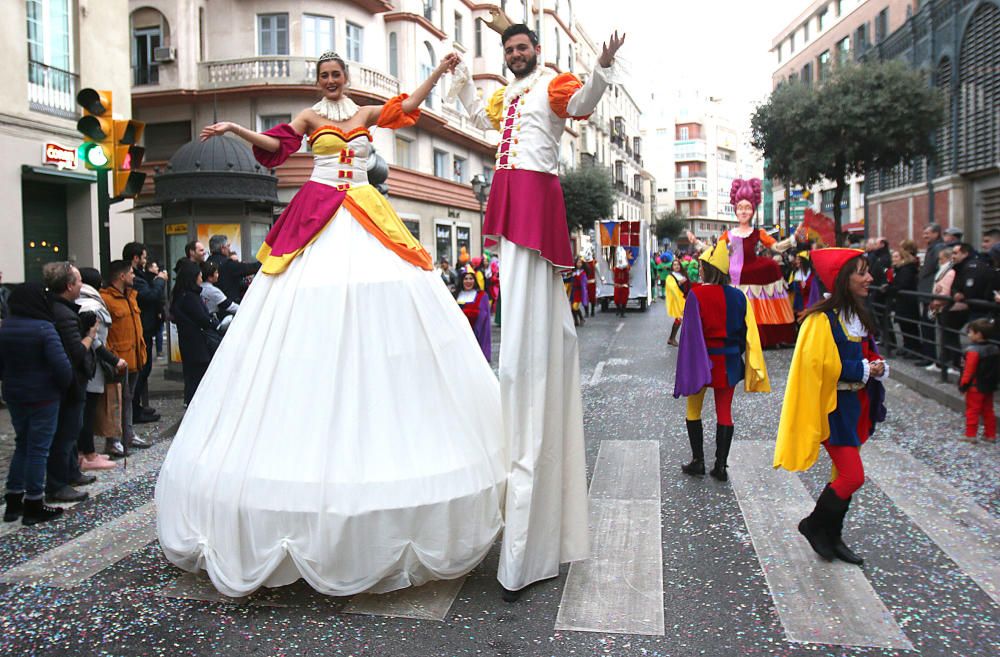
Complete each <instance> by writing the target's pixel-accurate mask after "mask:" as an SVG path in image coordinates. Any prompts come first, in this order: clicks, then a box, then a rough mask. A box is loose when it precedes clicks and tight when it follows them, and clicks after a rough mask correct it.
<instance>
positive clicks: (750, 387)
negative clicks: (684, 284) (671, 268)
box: [671, 276, 771, 392]
mask: <svg viewBox="0 0 1000 657" xmlns="http://www.w3.org/2000/svg"><path fill="white" fill-rule="evenodd" d="M671 278H673V277H672V276H671ZM746 324H747V350H746V354H745V357H744V359H745V361H746V367H745V368H744V370H743V389H744V390H745V391H746V392H771V381H770V379H769V378H768V376H767V364H766V363H765V362H764V350H763V349H761V347H760V332H759V331H758V330H757V319H756V318H755V317H754V314H753V304H751V303H750V300H749V299H747V313H746Z"/></svg>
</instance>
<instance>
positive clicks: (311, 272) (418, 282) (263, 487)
mask: <svg viewBox="0 0 1000 657" xmlns="http://www.w3.org/2000/svg"><path fill="white" fill-rule="evenodd" d="M504 452H505V449H504V446H503V438H502V427H501V414H500V394H499V384H498V382H497V379H496V377H495V376H494V374H493V372H492V371H491V370H490V367H489V365H488V364H487V363H486V361H485V360H484V359H483V355H482V352H481V351H480V349H479V346H478V344H477V343H476V340H475V337H474V336H473V334H472V331H471V329H470V327H469V322H468V321H467V320H466V318H465V316H464V315H463V314H462V312H461V310H459V308H458V306H457V304H456V303H455V301H454V299H453V298H452V297H451V295H450V294H449V293H448V290H447V289H446V288H445V287H444V285H443V284H442V282H441V280H440V278H439V277H438V276H437V275H436V274H435V273H434V272H428V271H424V270H421V269H419V268H417V267H414V266H412V265H410V264H408V263H406V262H405V261H403V260H401V259H400V258H399V257H398V256H396V255H395V254H394V253H392V252H391V251H389V250H388V249H386V248H385V247H384V246H382V245H381V244H380V243H379V242H378V241H377V240H376V239H375V238H374V237H372V236H371V235H370V234H369V233H368V232H367V231H366V230H365V229H364V228H363V227H362V226H361V225H360V224H358V223H357V222H356V221H355V220H354V218H353V217H352V216H351V215H350V214H349V213H348V212H347V211H346V210H344V209H343V208H342V209H341V210H340V211H339V212H338V214H337V216H336V217H335V219H334V220H333V221H332V222H331V223H330V225H328V226H327V227H326V228H325V229H324V230H323V232H322V233H321V234H320V235H319V237H318V238H317V239H316V241H315V242H314V243H313V244H312V245H311V246H309V247H308V248H307V249H306V250H305V252H304V253H302V254H301V255H300V256H299V257H298V258H297V259H295V260H294V261H293V262H292V263H291V265H290V266H289V267H288V269H287V270H286V271H285V272H284V273H282V274H280V275H277V276H268V275H258V276H257V277H256V278H255V280H254V282H253V284H252V285H251V286H250V290H249V291H248V292H247V295H246V298H245V299H244V302H243V303H242V304H241V305H240V310H239V313H238V315H237V317H236V319H235V321H234V322H233V324H232V325H231V327H230V328H229V330H228V332H227V334H226V338H225V340H223V342H222V345H221V346H220V348H219V350H218V352H217V353H216V355H215V358H214V359H213V361H212V364H211V366H210V367H209V369H208V372H207V373H206V375H205V377H204V379H203V380H202V382H201V385H200V386H199V388H198V392H197V394H196V396H195V398H194V400H193V401H192V402H191V404H190V407H189V408H188V410H187V413H186V414H185V416H184V421H183V423H182V424H181V427H180V430H179V431H178V433H177V436H176V437H175V438H174V442H173V444H172V445H171V448H170V451H169V453H168V454H167V457H166V460H165V461H164V464H163V467H162V469H161V470H160V475H159V480H158V481H157V484H156V504H157V514H158V516H157V530H158V535H159V540H160V545H161V546H162V548H163V552H164V554H165V555H166V556H167V558H168V559H169V560H170V561H171V562H173V563H174V564H176V565H177V566H179V567H181V568H183V569H185V570H188V571H192V572H197V571H199V570H202V569H203V570H205V571H207V573H208V575H209V577H210V578H211V580H212V582H213V583H214V584H215V586H216V588H218V589H219V591H221V592H222V593H224V594H226V595H229V596H242V595H246V594H248V593H250V592H252V591H254V590H255V589H257V588H258V587H260V586H272V587H273V586H283V585H286V584H290V583H292V582H294V581H296V580H297V579H299V578H303V579H305V580H306V581H307V582H309V584H310V585H311V586H312V587H313V588H315V589H316V590H318V591H320V592H322V593H326V594H328V595H352V594H355V593H359V592H361V591H373V592H385V591H391V590H394V589H399V588H403V587H406V586H413V585H420V584H423V583H424V582H426V581H428V580H432V579H450V578H455V577H460V576H462V575H464V574H465V573H467V572H469V571H470V570H472V569H473V568H474V567H475V566H476V565H477V564H478V563H479V562H480V561H481V560H482V559H483V557H484V556H485V555H486V553H487V551H488V550H489V549H490V547H491V546H492V544H493V543H494V541H495V539H496V537H497V535H498V534H499V532H500V531H501V528H502V515H501V505H502V500H503V496H504V487H505V482H506V456H505V453H504Z"/></svg>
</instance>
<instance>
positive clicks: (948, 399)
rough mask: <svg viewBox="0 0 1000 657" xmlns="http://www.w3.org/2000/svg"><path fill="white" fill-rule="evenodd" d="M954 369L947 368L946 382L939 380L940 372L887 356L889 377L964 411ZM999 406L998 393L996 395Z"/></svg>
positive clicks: (962, 398)
mask: <svg viewBox="0 0 1000 657" xmlns="http://www.w3.org/2000/svg"><path fill="white" fill-rule="evenodd" d="M958 375H959V372H958V371H956V370H952V369H949V370H948V382H947V383H945V382H943V381H941V372H940V371H938V372H928V371H927V370H925V369H924V368H922V367H917V366H916V365H914V364H913V361H909V360H906V359H905V358H889V378H891V379H895V380H897V381H899V382H900V383H902V384H903V385H905V386H906V387H908V388H910V389H912V390H915V391H916V392H918V393H920V394H921V395H923V396H924V397H929V398H930V399H933V400H934V401H936V402H940V403H941V404H943V405H945V406H947V407H948V408H950V409H951V410H953V411H956V412H958V413H965V396H964V395H963V394H962V393H961V392H959V391H958V383H957V381H958ZM996 397H997V399H996V400H995V401H996V402H997V405H998V406H1000V395H997V396H996Z"/></svg>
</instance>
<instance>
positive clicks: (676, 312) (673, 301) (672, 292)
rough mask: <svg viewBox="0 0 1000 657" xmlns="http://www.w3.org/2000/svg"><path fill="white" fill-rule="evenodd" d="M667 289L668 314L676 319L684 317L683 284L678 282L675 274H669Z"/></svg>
mask: <svg viewBox="0 0 1000 657" xmlns="http://www.w3.org/2000/svg"><path fill="white" fill-rule="evenodd" d="M665 289H666V292H665V294H666V297H667V303H666V304H665V305H666V307H667V314H668V315H670V316H671V317H674V318H676V319H680V318H682V317H684V293H683V292H681V286H680V285H678V284H677V279H676V278H674V275H673V274H668V275H667V281H666V283H665Z"/></svg>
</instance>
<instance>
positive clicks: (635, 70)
mask: <svg viewBox="0 0 1000 657" xmlns="http://www.w3.org/2000/svg"><path fill="white" fill-rule="evenodd" d="M808 5H809V0H770V1H769V2H766V3H765V2H747V1H746V0H684V1H681V2H678V1H676V0H659V1H658V0H614V2H606V1H604V0H575V1H574V2H573V9H574V11H575V12H576V17H577V20H579V21H580V22H581V23H582V24H583V27H584V29H586V30H587V32H588V34H590V36H591V38H592V39H594V40H595V41H598V42H599V41H603V40H606V39H607V37H608V34H609V33H610V30H612V29H614V28H616V27H617V28H618V29H620V30H624V31H625V32H627V33H628V37H627V40H626V43H625V46H624V47H623V48H622V50H621V51H620V54H621V55H622V58H623V60H624V63H625V65H626V67H627V69H628V70H629V73H630V78H631V80H630V82H629V83H628V86H629V91H630V92H632V94H633V97H635V98H636V101H637V102H638V103H639V105H640V109H641V110H643V111H644V112H648V111H650V110H652V109H653V107H652V106H651V104H650V101H649V97H650V94H651V93H652V94H655V96H656V99H657V100H656V102H657V103H658V104H659V103H660V102H662V101H666V102H667V103H668V105H671V104H672V103H673V98H674V97H675V96H676V93H677V91H678V90H681V89H688V90H691V89H698V90H700V91H701V92H702V94H703V95H705V96H721V97H723V98H725V99H726V101H727V102H728V103H731V104H732V106H734V108H735V111H736V112H738V113H739V114H740V115H741V116H742V117H743V123H744V124H745V126H746V127H749V115H750V112H751V111H752V109H753V105H754V103H755V102H760V101H762V100H764V99H766V98H767V96H768V94H769V93H770V91H771V73H772V71H773V70H774V63H775V62H774V59H773V57H772V56H771V54H770V52H769V51H770V47H771V40H772V39H773V38H774V37H775V35H777V34H778V32H779V31H780V30H781V29H783V28H784V27H785V25H787V24H788V23H790V22H791V21H792V20H794V19H795V18H796V17H797V16H798V15H799V13H801V12H802V11H804V10H805V9H806V7H808ZM612 7H613V15H611V11H610V9H611V8H612ZM544 45H545V44H542V46H543V47H544Z"/></svg>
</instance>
